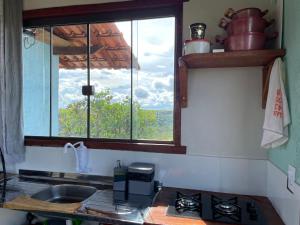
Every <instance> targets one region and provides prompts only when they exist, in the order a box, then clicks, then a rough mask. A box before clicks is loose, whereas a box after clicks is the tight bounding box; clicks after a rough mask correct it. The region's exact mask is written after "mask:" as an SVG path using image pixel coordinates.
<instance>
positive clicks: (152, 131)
mask: <svg viewBox="0 0 300 225" xmlns="http://www.w3.org/2000/svg"><path fill="white" fill-rule="evenodd" d="M174 45H175V18H174V17H170V18H159V19H147V20H138V21H134V22H133V55H134V57H135V59H133V60H137V63H133V64H136V65H137V66H135V67H134V70H133V103H134V106H133V139H136V140H161V141H172V140H173V108H174V104H173V103H174V57H175V55H174Z"/></svg>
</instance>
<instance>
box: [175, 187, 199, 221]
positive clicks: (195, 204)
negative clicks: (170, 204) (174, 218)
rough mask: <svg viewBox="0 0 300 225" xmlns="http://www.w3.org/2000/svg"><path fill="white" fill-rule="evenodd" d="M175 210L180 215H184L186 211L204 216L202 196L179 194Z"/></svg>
mask: <svg viewBox="0 0 300 225" xmlns="http://www.w3.org/2000/svg"><path fill="white" fill-rule="evenodd" d="M175 209H176V211H177V212H178V213H184V212H186V211H196V212H198V213H199V214H200V216H201V215H202V203H201V194H200V193H199V194H195V195H185V194H182V193H180V192H177V198H176V200H175Z"/></svg>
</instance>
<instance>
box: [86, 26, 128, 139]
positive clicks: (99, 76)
mask: <svg viewBox="0 0 300 225" xmlns="http://www.w3.org/2000/svg"><path fill="white" fill-rule="evenodd" d="M90 37H91V46H90V48H91V50H90V52H91V55H90V61H91V71H90V75H91V85H93V86H94V87H95V95H94V96H92V97H91V103H90V106H91V115H90V116H91V117H90V120H91V123H90V127H91V128H90V129H91V130H90V132H91V137H92V138H110V139H130V133H131V100H130V96H131V47H130V46H131V22H118V23H98V24H91V26H90Z"/></svg>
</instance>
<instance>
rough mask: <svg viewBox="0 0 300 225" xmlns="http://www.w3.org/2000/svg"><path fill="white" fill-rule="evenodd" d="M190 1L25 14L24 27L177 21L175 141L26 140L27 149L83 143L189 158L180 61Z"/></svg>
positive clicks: (135, 0) (142, 0) (142, 1)
mask: <svg viewBox="0 0 300 225" xmlns="http://www.w3.org/2000/svg"><path fill="white" fill-rule="evenodd" d="M185 1H187V0H132V1H124V2H113V3H103V4H90V5H76V6H66V7H55V8H44V9H36V10H27V11H23V25H24V27H37V26H45V25H60V24H61V25H63V24H68V23H73V24H74V23H84V22H113V21H116V20H118V21H120V20H126V19H131V20H132V19H145V18H155V17H167V16H174V17H175V20H176V22H175V57H174V60H175V61H174V62H175V64H174V65H175V73H174V75H175V79H174V122H173V135H174V137H173V141H172V142H163V141H140V140H138V141H134V140H115V139H93V138H65V137H36V136H25V141H24V144H25V146H47V147H62V146H64V144H65V143H67V142H76V141H79V140H81V141H84V142H85V144H86V146H87V147H88V148H92V149H111V150H129V151H142V152H157V153H168V154H186V146H182V145H181V106H180V85H179V80H180V79H179V69H178V63H177V59H178V58H179V57H180V56H181V54H182V22H183V21H182V14H183V2H185Z"/></svg>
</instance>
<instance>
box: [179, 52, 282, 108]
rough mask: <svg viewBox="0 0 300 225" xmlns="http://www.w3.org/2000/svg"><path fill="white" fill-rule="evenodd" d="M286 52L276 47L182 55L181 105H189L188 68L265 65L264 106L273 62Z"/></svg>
mask: <svg viewBox="0 0 300 225" xmlns="http://www.w3.org/2000/svg"><path fill="white" fill-rule="evenodd" d="M285 54H286V51H285V50H284V49H276V50H255V51H236V52H221V53H205V54H191V55H186V56H182V57H180V58H179V61H178V63H179V78H180V103H181V107H182V108H185V107H187V103H188V95H187V93H188V86H187V84H188V69H197V68H226V67H227V68H228V67H254V66H263V97H262V107H263V108H264V107H265V103H266V99H267V96H268V89H269V87H268V83H269V77H270V72H271V68H272V65H273V62H274V60H275V59H276V58H278V57H283V56H285Z"/></svg>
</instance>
